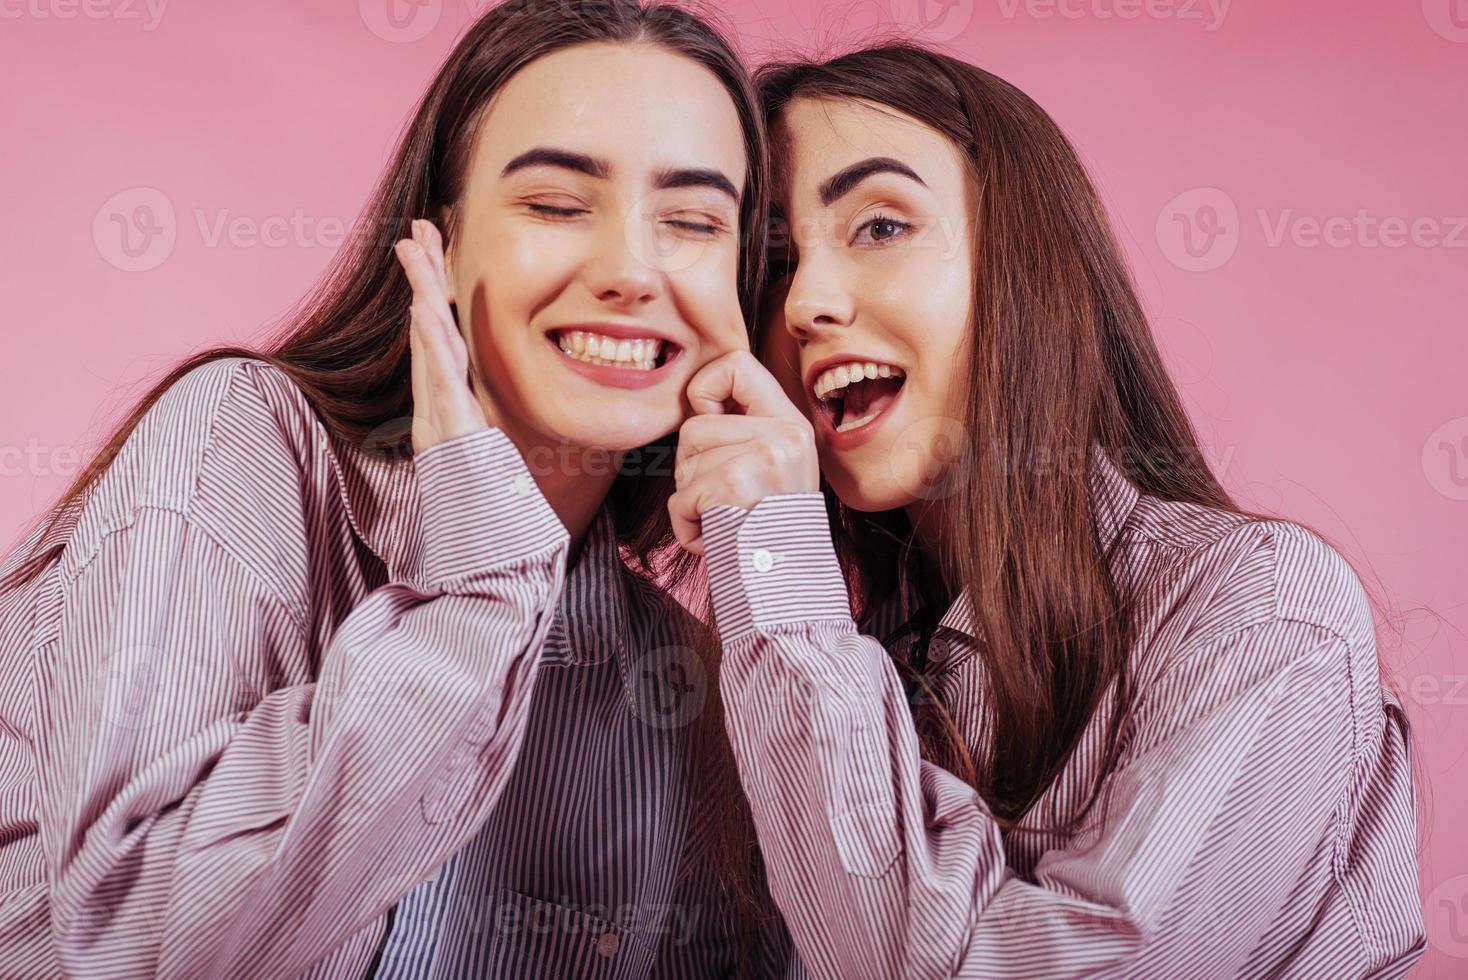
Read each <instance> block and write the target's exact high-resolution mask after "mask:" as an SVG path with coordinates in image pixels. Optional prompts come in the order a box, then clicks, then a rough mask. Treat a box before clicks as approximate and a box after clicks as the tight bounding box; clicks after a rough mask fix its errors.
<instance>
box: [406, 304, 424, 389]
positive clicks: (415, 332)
mask: <svg viewBox="0 0 1468 980" xmlns="http://www.w3.org/2000/svg"><path fill="white" fill-rule="evenodd" d="M408 365H409V369H410V373H411V376H412V379H413V404H414V405H416V406H426V405H427V404H428V364H427V354H426V353H425V352H424V350H423V337H422V335H421V331H420V329H419V327H418V319H417V317H414V316H411V315H410V316H409V317H408Z"/></svg>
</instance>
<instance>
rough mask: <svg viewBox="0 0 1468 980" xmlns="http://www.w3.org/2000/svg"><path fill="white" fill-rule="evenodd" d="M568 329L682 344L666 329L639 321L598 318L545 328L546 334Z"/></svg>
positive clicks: (676, 344)
mask: <svg viewBox="0 0 1468 980" xmlns="http://www.w3.org/2000/svg"><path fill="white" fill-rule="evenodd" d="M569 330H580V331H583V332H585V333H599V334H602V335H604V336H607V337H617V338H619V339H622V340H638V339H642V340H647V339H649V338H651V339H655V340H661V341H663V342H664V343H667V344H671V345H672V346H673V347H682V346H683V345H682V344H680V343H678V341H676V340H674V339H673V338H672V337H669V336H668V333H667V331H666V330H657V329H654V328H653V327H649V326H646V325H644V324H641V323H617V322H615V321H612V320H599V321H596V322H587V323H563V324H561V325H560V326H558V327H552V328H550V329H549V330H547V331H546V335H547V336H550V335H551V334H557V333H565V332H566V331H569Z"/></svg>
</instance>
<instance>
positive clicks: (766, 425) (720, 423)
mask: <svg viewBox="0 0 1468 980" xmlns="http://www.w3.org/2000/svg"><path fill="white" fill-rule="evenodd" d="M688 401H689V404H690V405H691V406H692V407H693V409H694V411H695V412H699V413H700V414H698V415H695V416H694V417H692V418H690V419H689V420H688V421H686V422H684V423H683V426H682V428H680V429H679V432H678V455H677V463H676V466H675V469H674V479H675V480H676V481H677V485H678V491H677V492H676V493H675V494H673V496H672V497H671V498H670V499H669V500H668V513H669V515H670V516H671V517H672V520H673V530H674V533H675V534H676V535H677V537H678V541H679V543H680V544H682V545H683V547H684V548H686V549H687V550H689V551H691V552H693V553H694V554H701V553H702V549H703V541H702V532H701V529H700V519H701V517H702V515H703V514H704V513H705V512H707V511H708V510H710V509H711V508H713V507H717V506H719V505H722V504H731V505H733V506H736V507H743V508H746V509H748V508H751V507H753V506H754V505H755V504H757V503H759V502H760V501H761V500H763V499H764V498H765V497H768V496H772V495H774V494H781V493H798V492H802V491H810V490H817V489H819V487H820V469H819V465H818V463H817V460H816V450H815V432H814V430H813V429H812V428H811V425H810V422H809V421H807V420H806V418H805V417H804V416H803V415H801V414H800V412H799V410H797V409H796V408H795V406H794V405H792V404H791V403H790V400H789V398H787V397H786V396H785V393H784V391H783V390H781V388H780V385H779V383H778V382H776V381H775V379H774V378H773V377H771V376H770V374H769V372H768V371H766V370H765V369H764V366H763V365H761V364H760V363H759V362H758V361H757V360H755V359H754V357H753V356H752V355H751V354H750V353H749V352H748V351H734V352H732V353H730V354H727V355H725V356H724V357H721V358H719V359H717V360H715V361H713V362H711V363H710V364H708V365H707V366H705V367H704V369H703V370H701V371H700V372H699V373H698V374H697V375H695V376H694V378H693V380H692V381H691V382H690V383H689V385H688ZM729 405H733V406H734V407H735V408H736V410H742V414H739V413H737V412H734V413H731V412H728V411H727V406H729Z"/></svg>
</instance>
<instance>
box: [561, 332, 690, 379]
mask: <svg viewBox="0 0 1468 980" xmlns="http://www.w3.org/2000/svg"><path fill="white" fill-rule="evenodd" d="M547 336H548V337H549V338H550V341H551V343H553V344H555V345H556V347H558V348H559V349H560V351H561V353H562V354H565V355H566V356H567V357H569V358H571V359H572V360H576V361H583V362H585V363H587V364H595V365H599V366H602V367H611V368H620V369H622V370H624V371H656V370H657V369H658V368H660V367H662V366H663V365H665V364H667V363H668V362H669V361H671V360H673V358H675V357H677V356H678V354H679V353H680V352H681V351H682V348H681V347H679V346H678V345H677V344H675V343H673V342H672V341H670V340H664V339H663V338H661V337H634V338H627V337H610V336H608V335H606V334H599V333H592V332H591V331H587V330H553V331H551V333H549V334H547Z"/></svg>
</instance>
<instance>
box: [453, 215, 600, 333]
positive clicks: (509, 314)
mask: <svg viewBox="0 0 1468 980" xmlns="http://www.w3.org/2000/svg"><path fill="white" fill-rule="evenodd" d="M547 231H548V233H547V232H540V231H537V230H535V229H530V230H525V229H520V230H513V229H493V230H491V231H489V232H488V233H485V234H481V235H480V236H478V237H477V238H476V240H475V241H474V242H473V243H472V245H473V246H474V247H473V250H472V252H471V251H469V250H466V252H465V255H464V258H463V259H462V260H461V263H460V268H461V270H462V272H464V273H467V275H468V276H469V277H470V279H471V281H472V283H473V288H474V290H475V292H476V293H477V296H478V297H479V298H480V300H482V302H483V305H484V306H485V307H486V309H485V310H484V313H485V316H484V318H483V320H484V322H482V323H476V327H477V328H478V329H477V330H476V332H484V331H486V330H487V331H488V332H489V333H490V334H491V335H492V336H495V337H498V338H500V340H502V341H504V340H508V339H510V338H512V337H514V336H518V335H520V334H523V332H524V325H525V323H526V321H527V320H528V319H529V318H530V317H531V315H533V314H534V312H535V311H536V310H537V309H539V308H540V307H542V306H543V305H545V303H546V301H547V299H548V298H550V297H553V296H554V295H555V294H556V292H557V291H558V290H559V289H560V288H561V287H562V285H563V284H564V283H565V281H566V278H567V276H568V275H570V273H571V271H572V270H573V269H574V263H575V257H574V254H573V252H572V250H571V249H570V248H569V247H568V244H569V243H568V242H567V241H566V240H565V236H563V235H556V234H555V233H554V230H547ZM461 281H462V279H461ZM476 319H478V318H476Z"/></svg>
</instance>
